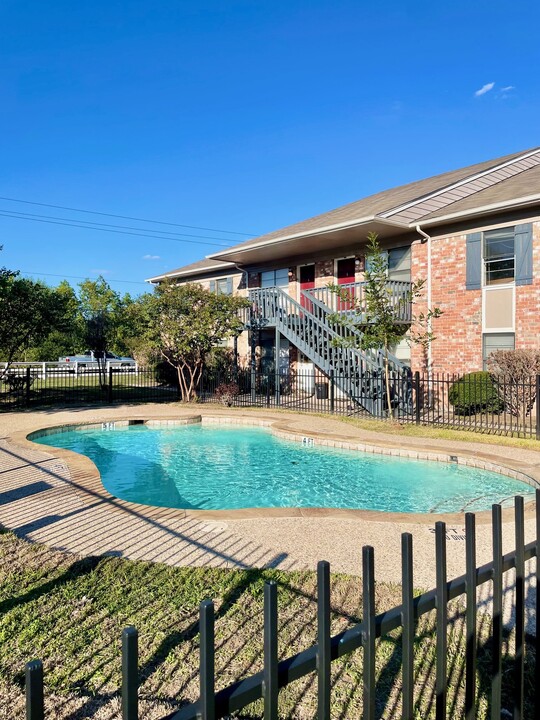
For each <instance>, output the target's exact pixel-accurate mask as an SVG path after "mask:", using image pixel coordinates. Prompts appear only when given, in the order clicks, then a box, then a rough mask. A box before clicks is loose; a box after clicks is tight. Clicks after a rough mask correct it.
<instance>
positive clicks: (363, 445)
mask: <svg viewBox="0 0 540 720" xmlns="http://www.w3.org/2000/svg"><path fill="white" fill-rule="evenodd" d="M301 420H302V416H298V415H295V416H294V418H292V417H289V418H279V419H276V417H275V416H274V417H271V418H268V417H264V416H262V417H261V416H257V415H255V414H250V415H243V416H238V415H234V414H231V415H227V414H223V412H212V411H211V410H206V409H205V411H204V412H198V413H196V414H190V415H183V416H179V417H176V418H174V419H171V418H167V417H162V418H160V417H150V418H148V417H141V415H136V414H133V416H132V417H126V416H125V415H124V417H119V418H118V419H111V418H109V419H107V420H104V421H103V422H96V421H95V420H91V421H86V422H85V421H84V420H81V421H79V422H76V423H73V422H70V423H61V424H59V423H58V422H56V423H51V424H46V423H45V424H43V423H40V427H39V428H36V429H35V430H31V431H28V430H24V431H16V432H14V433H12V434H11V435H10V440H11V442H13V443H15V444H17V445H20V446H23V447H24V446H26V447H29V448H32V449H33V450H36V449H37V448H39V450H41V451H42V452H47V451H50V450H54V452H55V454H56V455H57V456H58V457H59V458H60V459H62V460H63V461H64V462H65V464H66V465H67V467H68V469H69V472H70V476H71V484H72V486H73V487H74V489H75V491H76V492H77V494H78V496H79V498H80V499H81V500H82V502H83V503H85V504H91V503H94V502H95V501H96V499H100V500H102V501H106V502H107V503H108V504H110V505H111V506H112V507H113V508H115V507H116V508H117V509H118V510H126V509H128V510H129V509H131V510H133V511H136V512H139V513H143V514H144V515H145V516H146V517H147V518H149V519H153V518H156V519H157V518H164V517H167V518H196V519H198V520H214V521H219V520H221V521H226V520H227V521H231V520H243V519H248V518H295V517H311V518H314V517H320V518H323V517H326V518H344V519H345V518H347V519H357V520H364V521H372V522H373V521H376V522H390V523H414V524H430V525H432V524H433V523H434V522H437V521H443V522H447V523H456V522H461V521H462V520H463V514H464V511H461V512H457V513H397V512H384V511H376V510H362V509H346V508H242V509H234V510H232V509H231V510H196V509H181V508H165V507H157V506H151V505H144V504H140V503H134V502H129V501H126V500H121V499H119V498H117V497H116V496H114V495H111V494H110V493H109V492H108V491H107V490H106V489H105V487H104V486H103V483H102V481H101V476H100V473H99V470H98V468H97V467H96V465H95V464H94V463H93V462H92V460H90V458H88V457H86V456H84V455H81V454H79V453H75V452H73V451H71V450H65V449H63V448H56V447H54V446H51V445H43V444H40V443H35V442H33V440H32V438H36V437H38V436H43V435H48V434H52V433H56V432H63V431H69V430H73V429H76V428H79V427H82V428H89V427H98V428H100V427H103V424H104V423H114V424H115V425H118V426H124V425H125V426H128V425H130V424H146V425H149V426H175V425H186V424H198V423H201V424H203V425H205V424H227V425H231V424H232V425H243V426H252V427H267V428H268V429H269V430H270V431H271V432H272V433H273V434H274V435H276V436H277V437H281V438H283V439H287V440H293V441H296V442H304V441H305V442H306V444H310V445H311V444H313V445H319V446H326V447H334V448H341V449H345V450H352V451H360V452H367V453H372V454H380V455H388V456H393V457H405V458H409V459H418V460H429V461H433V462H452V463H457V464H462V465H467V466H469V467H476V468H478V469H484V470H490V471H492V472H499V473H500V474H502V475H506V476H507V477H511V478H513V479H516V480H520V481H522V482H525V483H527V484H528V485H530V486H531V487H533V488H535V489H537V488H538V489H540V463H539V465H538V467H537V466H536V465H530V464H524V463H522V462H520V461H519V460H518V461H516V460H512V459H509V458H507V457H501V456H500V455H498V454H497V453H496V452H495V453H487V452H478V450H475V451H471V452H468V451H466V450H463V448H460V450H459V451H456V453H452V452H450V451H443V450H440V449H434V450H433V451H429V450H426V449H425V445H424V447H421V446H420V444H418V445H417V444H416V443H415V442H412V443H411V442H408V443H407V444H406V446H405V445H401V446H400V445H399V439H396V441H394V442H392V441H391V440H390V439H386V438H384V439H383V438H381V439H380V440H379V439H377V441H373V440H370V441H369V442H363V441H357V440H356V439H355V438H351V437H350V436H347V435H345V434H341V433H335V432H317V431H314V430H313V429H312V428H308V429H306V430H304V431H303V430H302V427H301V425H302V423H301ZM293 423H294V425H295V427H292V424H293ZM298 425H300V427H298ZM419 440H420V441H421V440H422V439H421V438H420V439H419ZM491 448H492V446H490V449H491ZM524 470H527V472H524ZM534 508H535V501H534V498H531V499H527V500H526V502H525V513H526V517H529V516H531V517H532V516H533V514H534ZM474 514H475V516H476V521H477V523H482V524H483V523H490V522H491V518H492V515H491V511H490V510H482V511H475V512H474ZM502 514H503V520H504V521H510V520H513V508H511V507H504V508H503V511H502Z"/></svg>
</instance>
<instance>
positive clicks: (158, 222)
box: [0, 196, 259, 237]
mask: <svg viewBox="0 0 540 720" xmlns="http://www.w3.org/2000/svg"><path fill="white" fill-rule="evenodd" d="M0 200H7V201H9V202H18V203H24V204H25V205H39V206H41V207H49V208H55V209H57V210H70V211H71V212H80V213H87V214H89V215H102V216H104V217H113V218H118V219H120V220H136V221H137V222H146V223H154V224H156V225H169V226H170V227H183V228H188V229H190V230H206V231H208V232H219V233H225V234H226V235H245V236H246V237H254V236H256V235H258V234H259V233H245V232H238V231H236V230H219V229H218V230H217V229H216V228H207V227H201V226H199V225H182V224H181V223H172V222H164V221H163V220H148V219H146V218H138V217H132V216H131V215H115V214H114V213H105V212H98V211H97V210H82V209H81V208H72V207H67V206H65V205H50V204H48V203H40V202H32V201H31V200H19V199H17V198H9V197H2V196H0Z"/></svg>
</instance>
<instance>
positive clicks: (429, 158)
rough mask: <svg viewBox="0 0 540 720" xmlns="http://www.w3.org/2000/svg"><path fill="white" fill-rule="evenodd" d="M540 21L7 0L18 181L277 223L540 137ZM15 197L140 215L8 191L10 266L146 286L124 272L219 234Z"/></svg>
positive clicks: (513, 8) (490, 15) (489, 15)
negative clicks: (179, 235) (163, 235)
mask: <svg viewBox="0 0 540 720" xmlns="http://www.w3.org/2000/svg"><path fill="white" fill-rule="evenodd" d="M539 21H540V8H539V6H538V3H537V2H519V1H518V2H514V3H512V2H508V1H507V0H505V1H504V2H501V1H500V0H491V1H489V2H483V1H474V2H471V0H467V1H466V2H464V1H463V0H455V1H454V2H452V3H440V2H432V1H430V2H421V1H415V2H403V0H402V1H401V2H397V1H394V0H388V1H387V2H364V1H362V0H356V1H354V2H353V1H344V0H333V1H331V0H325V1H324V2H321V1H318V0H304V1H300V0H288V1H287V2H281V1H280V0H268V1H266V0H264V1H261V2H257V0H244V1H235V0H221V1H217V0H216V1H215V2H206V1H205V0H199V1H195V0H194V1H193V2H184V1H183V0H167V1H166V2H165V1H163V0H145V1H142V0H139V1H135V0H131V1H130V0H121V1H119V0H81V1H80V2H73V0H51V1H50V2H43V1H42V0H2V2H1V4H0V25H1V27H2V42H1V43H0V87H1V98H2V102H1V106H0V136H1V143H0V147H1V151H0V195H1V196H4V197H9V198H17V199H20V200H28V201H35V202H41V203H49V204H53V205H64V206H70V207H75V208H83V209H89V210H99V211H102V212H105V213H116V214H120V215H126V216H137V217H142V218H150V219H154V220H162V221H168V222H172V223H181V224H186V225H193V226H203V227H206V228H218V229H225V230H229V231H236V232H243V233H248V234H253V235H257V234H261V233H263V232H267V231H270V230H273V229H276V228H279V227H281V226H283V225H286V224H289V223H291V222H294V221H296V220H301V219H304V218H306V217H309V216H311V215H314V214H316V213H319V212H323V211H325V210H329V209H331V208H333V207H337V206H339V205H342V204H344V203H346V202H349V201H352V200H356V199H358V198H360V197H363V196H365V195H368V194H370V193H373V192H377V191H379V190H382V189H385V188H387V187H392V186H395V185H398V184H401V183H405V182H408V181H412V180H416V179H420V178H422V177H427V176H430V175H433V174H435V173H438V172H443V171H445V170H450V169H453V168H455V167H460V166H463V165H467V164H471V163H474V162H478V161H481V160H484V159H489V158H492V157H497V156H499V155H504V154H506V153H510V152H514V151H517V150H520V149H525V148H528V147H532V146H535V145H539V144H540V93H539V89H540V73H539V68H540V63H539V56H540V45H539V43H538V38H537V28H538V25H539ZM492 83H494V85H493V86H492V87H490V86H491V84H492ZM504 88H507V89H506V90H505V89H504ZM481 89H483V92H482V93H481V94H475V93H477V91H479V90H481ZM14 212H18V213H33V214H35V215H48V216H52V217H60V218H71V220H70V222H75V223H76V222H78V221H79V220H81V219H82V220H93V221H95V222H103V223H111V224H114V223H117V224H124V225H130V224H131V225H133V223H132V222H130V221H127V220H123V221H122V220H115V219H112V218H107V217H102V218H100V217H98V216H91V215H82V214H77V213H73V212H68V211H65V210H54V209H52V208H46V207H39V206H32V205H24V204H21V203H16V202H12V201H5V200H1V201H0V244H3V245H4V250H3V252H2V253H1V254H0V265H2V264H4V265H7V266H8V267H11V268H18V269H21V270H23V271H25V272H31V273H33V274H34V276H35V277H43V278H44V279H47V280H48V281H49V282H51V283H52V284H55V283H56V282H57V280H58V279H57V278H55V277H51V276H46V275H45V273H49V274H52V275H61V276H62V277H64V276H81V277H86V276H88V277H95V276H96V274H97V273H98V272H100V271H101V272H103V274H104V275H105V277H106V278H107V280H108V281H109V282H110V283H111V284H112V285H113V287H115V288H116V289H118V290H122V291H126V290H129V291H130V292H134V293H136V292H140V291H141V290H144V286H142V285H137V284H133V285H131V284H125V283H121V282H119V281H120V280H129V281H135V282H139V283H140V282H141V281H143V280H144V278H145V277H148V276H151V275H155V274H159V273H160V272H163V271H166V270H168V269H172V268H175V267H178V266H180V265H183V264H187V263H189V262H192V261H194V260H197V259H200V258H201V257H203V256H204V255H206V254H207V253H209V252H211V251H212V250H214V249H215V248H214V247H213V246H212V245H199V246H198V245H196V244H188V243H179V242H176V241H173V240H169V239H157V238H141V237H131V236H128V235H115V234H109V233H105V232H97V231H95V230H89V229H80V228H74V227H66V226H62V225H55V224H50V223H40V222H30V221H27V220H19V219H14V218H12V217H6V216H5V213H8V214H13V213H14ZM1 213H4V215H2V214H1ZM42 219H45V218H42ZM136 225H137V226H141V224H140V223H137V224H136ZM142 227H144V228H145V232H147V233H149V234H152V233H153V230H158V229H161V230H169V231H171V232H182V228H175V227H167V226H157V225H150V224H146V225H144V224H143V225H142ZM185 232H187V233H190V234H199V235H207V236H212V237H214V238H218V239H217V240H214V242H217V243H224V244H232V243H233V242H235V241H238V240H241V239H244V238H245V239H247V237H248V235H245V236H242V235H230V234H223V233H216V232H207V231H197V230H187V229H186V230H185ZM190 239H191V240H193V239H194V238H190ZM145 256H146V259H144V258H145ZM150 258H151V259H150ZM71 282H72V283H76V282H77V281H76V280H71Z"/></svg>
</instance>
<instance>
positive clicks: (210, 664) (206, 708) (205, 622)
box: [199, 600, 216, 720]
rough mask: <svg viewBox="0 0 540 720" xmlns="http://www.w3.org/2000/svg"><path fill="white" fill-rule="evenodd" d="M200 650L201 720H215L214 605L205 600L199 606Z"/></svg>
mask: <svg viewBox="0 0 540 720" xmlns="http://www.w3.org/2000/svg"><path fill="white" fill-rule="evenodd" d="M199 628H200V650H199V653H200V655H199V687H200V693H201V699H200V717H201V720H215V717H216V700H215V687H214V682H215V678H214V671H215V666H214V652H215V650H214V632H215V631H214V603H213V602H212V600H203V601H202V603H201V604H200V606H199Z"/></svg>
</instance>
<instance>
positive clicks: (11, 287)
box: [0, 270, 63, 375]
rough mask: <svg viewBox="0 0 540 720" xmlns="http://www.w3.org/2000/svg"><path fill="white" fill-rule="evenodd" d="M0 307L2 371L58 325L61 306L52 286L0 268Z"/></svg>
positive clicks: (6, 369) (5, 371) (4, 371)
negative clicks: (0, 309) (3, 364)
mask: <svg viewBox="0 0 540 720" xmlns="http://www.w3.org/2000/svg"><path fill="white" fill-rule="evenodd" d="M0 307H1V308H2V312H1V313H0V356H1V357H2V359H3V360H4V361H5V362H6V363H7V365H6V367H5V368H4V370H3V375H5V374H6V373H7V371H8V370H9V366H10V365H11V363H12V362H14V361H15V360H16V359H17V358H18V357H20V356H21V355H22V354H23V353H24V352H25V351H26V350H27V349H28V348H29V347H31V346H32V345H36V344H38V343H40V342H41V341H42V340H43V339H44V338H45V337H47V335H48V334H49V333H50V332H51V330H53V329H54V328H57V327H58V326H59V325H60V322H61V317H62V312H63V308H62V305H61V302H60V299H59V297H58V295H57V294H56V293H55V292H54V291H53V290H52V289H51V288H49V287H47V286H46V285H44V284H43V283H40V282H35V281H34V280H29V279H27V278H19V277H18V276H17V274H16V273H13V272H10V271H7V274H6V273H5V272H4V271H3V270H2V278H1V281H0Z"/></svg>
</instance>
